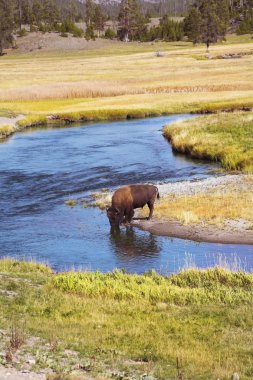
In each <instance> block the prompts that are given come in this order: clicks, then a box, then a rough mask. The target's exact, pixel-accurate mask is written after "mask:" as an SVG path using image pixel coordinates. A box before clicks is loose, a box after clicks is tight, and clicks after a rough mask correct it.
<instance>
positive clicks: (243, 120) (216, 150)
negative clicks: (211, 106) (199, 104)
mask: <svg viewBox="0 0 253 380" xmlns="http://www.w3.org/2000/svg"><path fill="white" fill-rule="evenodd" d="M164 136H165V137H166V138H168V140H170V142H171V143H172V146H173V148H174V149H175V150H176V151H178V152H181V153H186V154H188V155H190V156H192V157H197V158H204V159H210V160H212V161H218V162H220V163H221V164H222V166H223V167H224V168H225V169H229V170H241V171H242V172H244V173H253V113H252V112H246V113H245V112H244V113H243V112H234V113H230V114H228V113H221V114H217V115H207V116H203V117H200V118H198V119H195V120H190V121H185V122H181V123H177V124H174V125H169V126H167V127H165V128H164Z"/></svg>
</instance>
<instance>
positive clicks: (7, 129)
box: [0, 103, 253, 141]
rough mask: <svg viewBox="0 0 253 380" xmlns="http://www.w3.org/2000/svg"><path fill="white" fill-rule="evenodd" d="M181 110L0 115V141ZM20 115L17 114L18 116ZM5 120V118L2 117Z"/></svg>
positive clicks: (206, 111) (231, 109) (211, 110)
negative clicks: (43, 129)
mask: <svg viewBox="0 0 253 380" xmlns="http://www.w3.org/2000/svg"><path fill="white" fill-rule="evenodd" d="M252 110H253V106H252V104H250V105H244V106H241V105H238V106H233V107H231V106H228V107H226V106H225V107H224V106H222V107H217V104H215V103H214V104H213V105H212V104H209V107H207V108H205V107H204V108H201V107H200V106H199V105H198V106H195V107H192V109H190V110H189V111H188V112H187V113H188V114H196V115H205V114H217V113H220V112H228V113H230V112H235V111H245V112H250V111H252ZM180 114H182V112H179V110H178V112H173V113H171V112H169V111H164V112H156V111H152V110H151V111H143V110H139V111H138V110H134V109H133V110H129V109H128V110H114V109H112V110H109V111H108V110H96V111H92V110H91V111H84V112H81V111H80V112H70V113H63V114H52V115H48V116H45V115H28V116H26V117H24V118H21V119H19V120H18V121H17V123H15V124H13V122H12V121H13V118H9V123H8V122H6V124H2V126H1V117H0V141H4V140H6V139H8V138H9V137H11V136H12V135H13V134H15V133H16V132H22V131H23V130H25V129H27V128H36V127H42V126H45V127H50V126H51V127H56V126H59V127H60V126H66V125H68V124H74V123H82V122H96V121H116V120H131V119H142V118H143V119H145V118H151V117H159V116H170V115H180ZM19 116H20V115H17V117H18V118H19ZM4 119H5V120H6V119H7V118H4Z"/></svg>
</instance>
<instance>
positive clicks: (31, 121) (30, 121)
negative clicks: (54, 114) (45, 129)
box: [17, 115, 47, 129]
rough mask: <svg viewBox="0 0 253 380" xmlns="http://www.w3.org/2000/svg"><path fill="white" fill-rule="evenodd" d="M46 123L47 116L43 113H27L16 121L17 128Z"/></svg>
mask: <svg viewBox="0 0 253 380" xmlns="http://www.w3.org/2000/svg"><path fill="white" fill-rule="evenodd" d="M46 124H47V117H46V116H44V115H29V116H26V117H25V118H24V119H21V120H19V121H18V122H17V125H18V127H19V129H24V128H27V127H37V126H40V125H46Z"/></svg>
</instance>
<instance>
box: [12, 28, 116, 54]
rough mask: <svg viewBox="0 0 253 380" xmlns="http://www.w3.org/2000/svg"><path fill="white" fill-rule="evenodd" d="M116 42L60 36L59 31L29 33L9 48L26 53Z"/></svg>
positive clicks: (68, 49) (85, 48)
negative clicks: (14, 47) (13, 46)
mask: <svg viewBox="0 0 253 380" xmlns="http://www.w3.org/2000/svg"><path fill="white" fill-rule="evenodd" d="M116 43H118V42H117V41H112V40H106V39H97V40H96V41H86V39H85V38H77V37H73V36H72V35H68V37H61V36H60V34H59V33H55V32H51V33H41V32H33V33H29V34H28V35H27V36H25V37H21V38H18V39H17V48H16V49H15V50H9V51H11V52H12V53H14V54H16V53H28V52H33V51H73V50H89V49H99V48H103V47H106V46H107V45H112V44H116Z"/></svg>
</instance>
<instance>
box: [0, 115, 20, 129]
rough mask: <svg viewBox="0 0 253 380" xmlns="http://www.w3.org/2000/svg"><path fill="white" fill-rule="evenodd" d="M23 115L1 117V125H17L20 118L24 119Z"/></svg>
mask: <svg viewBox="0 0 253 380" xmlns="http://www.w3.org/2000/svg"><path fill="white" fill-rule="evenodd" d="M23 117H24V116H23V115H18V116H17V117H0V127H1V125H13V126H15V125H16V123H17V122H18V121H19V120H21V119H23Z"/></svg>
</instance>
